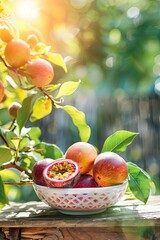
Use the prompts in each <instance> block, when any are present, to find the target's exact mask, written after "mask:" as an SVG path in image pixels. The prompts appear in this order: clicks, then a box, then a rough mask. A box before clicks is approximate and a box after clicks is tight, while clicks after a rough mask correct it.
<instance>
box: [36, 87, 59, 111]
mask: <svg viewBox="0 0 160 240" xmlns="http://www.w3.org/2000/svg"><path fill="white" fill-rule="evenodd" d="M38 89H39V90H40V91H41V92H42V93H43V94H44V95H45V96H47V97H48V98H49V99H50V100H51V101H52V103H53V106H54V107H56V105H55V102H54V100H53V98H52V97H51V96H50V95H49V94H48V93H46V92H45V91H44V89H43V88H41V87H39V88H38Z"/></svg>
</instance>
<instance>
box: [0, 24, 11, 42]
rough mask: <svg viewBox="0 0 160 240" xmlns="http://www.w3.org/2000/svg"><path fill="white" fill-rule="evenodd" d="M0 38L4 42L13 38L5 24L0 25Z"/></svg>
mask: <svg viewBox="0 0 160 240" xmlns="http://www.w3.org/2000/svg"><path fill="white" fill-rule="evenodd" d="M0 38H1V40H2V41H3V42H6V43H8V42H10V41H11V40H12V39H13V35H12V34H11V32H10V30H9V28H8V27H7V26H2V27H1V28H0Z"/></svg>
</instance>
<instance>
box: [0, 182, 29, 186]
mask: <svg viewBox="0 0 160 240" xmlns="http://www.w3.org/2000/svg"><path fill="white" fill-rule="evenodd" d="M3 183H4V184H7V185H12V186H31V185H32V182H3Z"/></svg>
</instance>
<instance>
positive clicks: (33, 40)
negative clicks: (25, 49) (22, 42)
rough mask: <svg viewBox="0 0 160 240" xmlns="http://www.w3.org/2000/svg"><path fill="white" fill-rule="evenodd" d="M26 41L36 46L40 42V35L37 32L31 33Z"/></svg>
mask: <svg viewBox="0 0 160 240" xmlns="http://www.w3.org/2000/svg"><path fill="white" fill-rule="evenodd" d="M26 42H27V43H28V44H29V45H30V47H34V46H35V45H36V44H37V43H38V37H37V36H36V35H35V34H30V35H28V37H27V40H26Z"/></svg>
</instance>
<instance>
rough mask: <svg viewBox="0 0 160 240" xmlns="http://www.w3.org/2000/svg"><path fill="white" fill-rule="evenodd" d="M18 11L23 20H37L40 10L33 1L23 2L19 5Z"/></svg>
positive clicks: (23, 0) (25, 0) (26, 0)
mask: <svg viewBox="0 0 160 240" xmlns="http://www.w3.org/2000/svg"><path fill="white" fill-rule="evenodd" d="M16 9H17V10H16V11H17V14H18V15H19V16H20V17H21V18H36V17H37V16H38V8H35V3H34V1H33V0H22V1H21V2H20V3H18V4H17V7H16Z"/></svg>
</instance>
